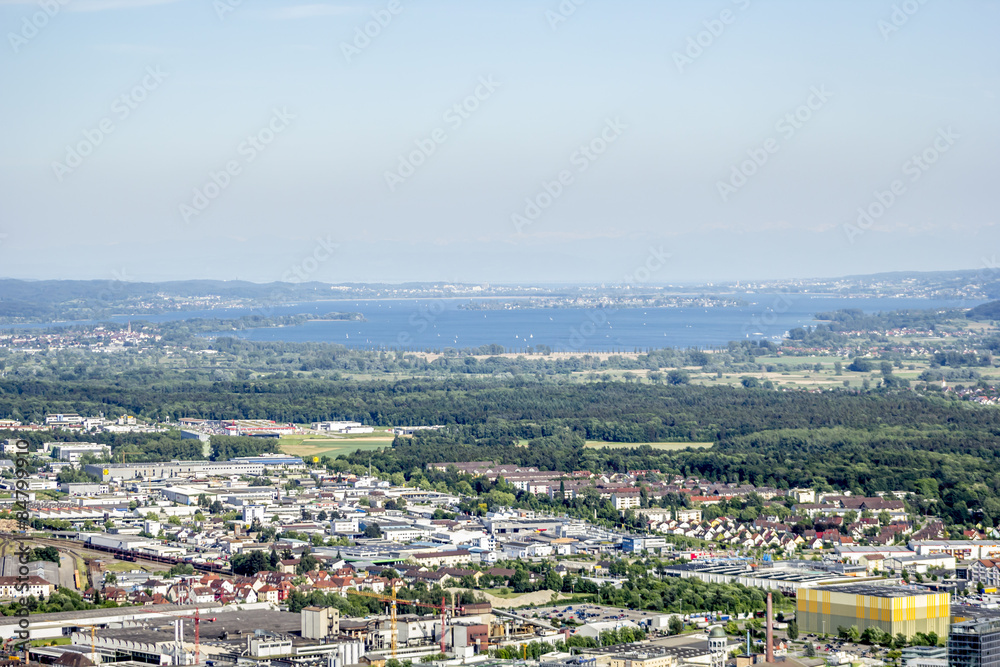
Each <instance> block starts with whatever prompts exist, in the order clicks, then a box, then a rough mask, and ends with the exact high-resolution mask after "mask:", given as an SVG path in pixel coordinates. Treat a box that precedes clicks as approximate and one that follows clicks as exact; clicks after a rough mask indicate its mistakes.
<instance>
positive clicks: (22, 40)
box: [7, 0, 70, 53]
mask: <svg viewBox="0 0 1000 667" xmlns="http://www.w3.org/2000/svg"><path fill="white" fill-rule="evenodd" d="M69 3H70V0H38V6H39V7H40V8H41V11H37V12H35V13H34V14H32V15H31V16H22V17H21V28H20V30H18V31H17V32H13V31H11V32H8V33H7V41H8V42H10V48H12V49H13V50H14V53H20V52H21V49H22V48H23V47H25V46H27V45H28V42H30V41H31V40H33V39H34V38H35V37H38V35H39V33H41V31H42V30H44V29H45V26H47V25H48V24H49V21H50V20H52V19H53V18H55V17H56V16H57V15H58V14H59V13H60V12H61V11H62V10H63V7H65V6H66V5H68V4H69Z"/></svg>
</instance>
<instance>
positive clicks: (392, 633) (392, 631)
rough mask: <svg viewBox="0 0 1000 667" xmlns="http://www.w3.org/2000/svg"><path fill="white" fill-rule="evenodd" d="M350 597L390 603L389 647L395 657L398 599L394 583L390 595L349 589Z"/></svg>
mask: <svg viewBox="0 0 1000 667" xmlns="http://www.w3.org/2000/svg"><path fill="white" fill-rule="evenodd" d="M347 592H348V593H349V594H352V595H363V596H364V597H367V598H375V599H376V600H382V601H383V602H389V603H391V604H390V606H389V647H390V649H391V651H392V657H393V659H395V657H396V646H397V644H398V641H397V639H396V602H397V601H398V600H399V598H397V597H396V582H393V584H392V595H384V594H382V593H373V592H371V591H358V590H354V589H351V590H349V591H347Z"/></svg>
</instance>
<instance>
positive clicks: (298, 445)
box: [278, 432, 392, 459]
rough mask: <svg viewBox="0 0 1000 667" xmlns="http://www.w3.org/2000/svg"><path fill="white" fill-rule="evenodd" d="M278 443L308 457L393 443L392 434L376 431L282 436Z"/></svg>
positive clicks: (333, 456)
mask: <svg viewBox="0 0 1000 667" xmlns="http://www.w3.org/2000/svg"><path fill="white" fill-rule="evenodd" d="M278 444H279V445H280V446H281V451H283V452H284V453H286V454H292V455H293V456H301V457H303V458H306V459H308V457H311V456H318V457H323V456H329V457H330V458H336V457H337V456H340V455H341V454H350V453H351V452H356V451H358V450H360V451H369V450H373V449H381V448H382V447H389V446H390V445H392V435H391V434H388V435H386V434H385V433H378V432H376V433H374V434H372V435H368V436H363V437H362V436H355V437H340V438H330V437H323V436H301V435H292V436H286V437H282V438H281V439H280V440H279V441H278Z"/></svg>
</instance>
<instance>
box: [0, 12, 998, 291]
mask: <svg viewBox="0 0 1000 667" xmlns="http://www.w3.org/2000/svg"><path fill="white" fill-rule="evenodd" d="M0 27H2V29H3V33H4V42H5V43H4V44H3V45H2V46H0V54H2V55H0V60H2V63H0V89H2V90H3V97H2V101H0V110H2V120H3V133H2V139H0V141H2V148H0V234H2V236H0V262H2V266H3V268H2V270H0V275H5V276H10V277H24V278H96V279H115V278H117V279H128V280H162V279H182V278H225V279H233V278H239V279H245V280H255V281H269V280H279V279H282V278H283V277H285V278H288V277H292V276H294V277H295V279H296V280H297V279H300V277H307V278H309V279H313V280H321V281H329V282H339V281H403V280H450V281H491V282H532V281H548V282H552V281H560V282H570V281H587V282H595V281H614V282H617V281H620V280H622V278H623V277H624V276H626V275H633V274H634V272H635V271H636V270H637V268H639V267H643V266H649V267H652V268H654V269H655V270H653V271H651V272H650V275H649V278H648V280H649V281H650V282H657V283H669V282H679V281H707V280H731V279H743V280H747V279H754V278H770V277H809V276H834V275H843V274H853V273H864V272H875V271H885V270H904V269H912V270H930V269H958V268H971V269H976V268H980V267H981V266H983V264H984V262H989V261H992V258H993V257H994V255H995V254H996V249H997V246H998V243H997V242H998V240H1000V229H998V227H997V224H996V223H997V216H998V212H997V211H998V206H997V200H998V196H997V193H1000V187H998V185H997V177H998V175H1000V169H998V167H1000V150H998V149H1000V141H998V140H1000V122H998V119H1000V101H998V92H1000V91H998V77H1000V39H998V38H997V36H998V34H1000V3H996V2H987V1H982V2H962V1H955V2H951V1H949V2H945V1H944V0H924V1H923V2H921V1H920V0H904V1H897V2H892V1H889V0H835V1H834V0H830V1H827V2H811V1H809V0H790V1H778V0H732V1H731V0H713V1H706V2H695V1H686V0H685V1H681V0H650V1H639V0H620V1H616V2H611V1H610V0H575V1H574V0H562V2H561V3H560V1H559V0H533V1H530V0H490V1H487V0H456V1H453V2H447V1H442V0H422V1H420V2H417V1H416V0H392V1H391V2H390V1H389V0H375V1H372V2H353V1H346V0H345V1H344V2H324V1H323V0H314V1H312V2H302V3H297V2H294V1H290V2H267V1H265V0H242V1H240V0H177V1H171V0H62V1H60V0H43V2H41V3H39V2H21V1H19V0H0ZM366 31H367V33H368V35H366V34H365V32H366ZM371 35H374V36H371ZM914 158H916V160H915V159H914ZM227 170H228V171H227ZM893 190H895V192H893ZM880 200H881V201H880ZM536 207H537V208H536ZM859 207H860V208H862V209H865V210H868V211H869V212H870V214H871V217H870V218H867V219H866V218H862V219H861V220H860V221H859V213H858V209H859ZM334 246H335V247H334ZM667 255H669V257H666V256H667ZM642 275H643V276H644V275H645V274H642Z"/></svg>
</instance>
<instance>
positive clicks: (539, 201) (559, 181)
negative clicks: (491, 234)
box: [510, 117, 628, 234]
mask: <svg viewBox="0 0 1000 667" xmlns="http://www.w3.org/2000/svg"><path fill="white" fill-rule="evenodd" d="M627 129H628V125H627V124H625V123H623V122H622V120H621V119H620V118H618V117H615V118H614V119H611V118H608V119H606V120H605V121H604V128H603V129H602V130H601V131H600V132H599V133H598V135H597V136H596V137H594V138H593V139H591V140H590V141H588V142H587V143H585V144H581V145H580V146H579V147H578V148H577V149H576V150H575V151H573V154H572V155H570V156H569V163H570V166H572V167H573V168H574V169H575V171H576V173H577V174H582V173H583V172H585V171H587V170H588V169H590V166H591V165H592V164H593V163H594V162H596V161H597V159H598V158H600V157H601V156H602V155H604V154H605V153H606V152H607V150H608V148H609V147H610V146H611V144H613V143H615V142H616V141H618V138H619V137H621V135H622V133H623V132H624V131H625V130H627ZM574 169H563V170H561V171H560V172H559V173H557V174H556V175H555V177H554V178H553V179H552V180H551V181H546V180H543V181H542V183H541V190H540V191H539V192H538V193H537V194H535V195H534V196H533V197H525V199H524V208H523V209H522V210H521V211H520V212H515V213H512V214H511V216H510V221H511V222H512V223H513V224H514V229H515V230H516V231H517V233H518V234H520V233H521V232H522V231H523V230H524V228H525V227H527V226H528V225H532V224H534V223H535V222H536V221H537V220H538V219H539V218H540V217H541V215H542V213H544V212H545V211H546V210H547V209H548V208H549V207H550V206H552V204H554V203H555V201H556V200H557V199H559V198H560V197H562V196H563V193H565V192H566V188H568V187H569V186H571V185H573V183H575V182H576V176H575V175H574Z"/></svg>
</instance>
